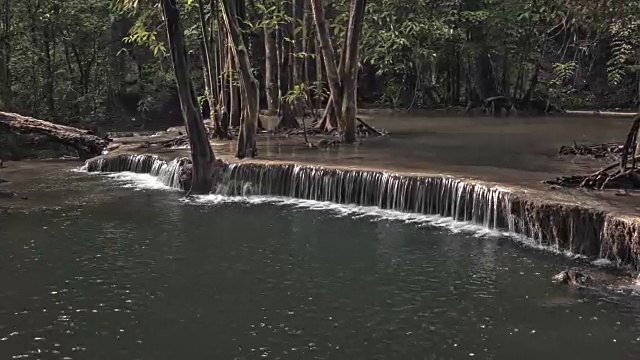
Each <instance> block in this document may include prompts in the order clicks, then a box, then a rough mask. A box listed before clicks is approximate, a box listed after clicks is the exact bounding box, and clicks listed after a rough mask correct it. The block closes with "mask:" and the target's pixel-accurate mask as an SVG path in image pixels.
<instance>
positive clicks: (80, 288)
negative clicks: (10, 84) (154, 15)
mask: <svg viewBox="0 0 640 360" xmlns="http://www.w3.org/2000/svg"><path fill="white" fill-rule="evenodd" d="M18 187H22V188H23V189H28V190H29V193H30V195H31V196H32V199H31V200H28V201H29V202H30V203H28V204H29V205H28V206H27V205H18V206H12V207H8V208H5V209H4V210H2V211H0V285H1V286H2V290H1V291H0V358H2V359H11V358H16V359H18V358H26V359H191V358H192V359H199V358H208V359H259V358H266V359H460V358H480V359H513V358H518V359H541V358H552V359H556V358H575V359H602V358H609V359H637V358H640V338H639V337H640V315H639V314H640V311H639V310H640V303H638V298H637V297H635V296H628V295H619V294H615V293H601V292H594V291H589V290H580V289H574V288H570V287H566V286H560V285H555V284H553V283H552V282H551V281H550V278H551V276H553V275H554V274H555V273H557V272H558V271H559V270H562V269H564V268H565V267H567V266H571V265H572V264H575V262H576V260H573V259H570V258H567V257H566V256H564V255H562V254H554V253H551V252H547V251H540V250H538V249H533V248H530V247H527V246H525V245H523V244H522V243H520V242H517V241H514V240H513V239H512V238H510V237H506V236H504V235H501V234H497V233H491V232H488V231H485V230H483V229H481V228H479V227H474V226H469V225H465V224H461V223H454V222H451V221H447V220H444V219H438V218H436V217H427V216H418V215H415V216H413V215H409V214H401V213H397V212H392V211H379V210H375V209H371V208H358V207H354V206H344V205H334V204H329V203H322V202H311V201H302V200H285V199H278V198H259V197H256V198H250V199H243V198H233V197H224V196H208V197H200V198H197V199H194V200H185V199H183V197H182V194H181V193H179V192H176V191H172V190H170V189H166V188H163V187H162V186H160V185H159V184H157V183H155V182H154V181H153V179H151V178H149V177H148V176H146V175H135V176H134V175H128V174H120V175H104V174H101V175H93V174H91V175H90V174H86V173H81V172H74V171H69V169H67V168H65V167H62V168H61V169H59V170H55V171H53V170H52V171H47V172H44V171H42V172H41V175H40V177H33V178H31V180H25V181H24V182H22V183H21V184H18ZM36 205H37V206H36Z"/></svg>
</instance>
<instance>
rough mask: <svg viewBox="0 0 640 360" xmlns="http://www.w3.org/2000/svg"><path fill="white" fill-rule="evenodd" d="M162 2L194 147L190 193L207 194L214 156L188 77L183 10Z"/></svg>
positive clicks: (165, 0) (168, 0)
mask: <svg viewBox="0 0 640 360" xmlns="http://www.w3.org/2000/svg"><path fill="white" fill-rule="evenodd" d="M160 3H161V6H162V11H163V14H164V22H165V26H166V28H167V39H168V42H169V50H170V52H171V60H172V62H173V71H174V73H175V78H176V85H177V87H178V95H179V97H180V107H181V108H182V117H183V118H184V121H185V125H186V128H187V135H188V136H189V145H190V146H191V161H192V164H191V186H190V189H189V193H196V194H204V193H208V192H209V191H211V187H212V174H213V163H214V161H215V156H214V154H213V150H212V149H211V146H210V145H209V139H208V138H207V132H206V130H205V127H204V123H203V121H202V115H201V114H200V110H199V109H198V106H197V100H196V95H195V91H194V89H193V84H192V82H191V78H190V77H189V62H188V58H187V52H186V49H185V46H184V32H183V30H182V26H181V25H180V11H179V10H178V6H177V4H176V0H161V1H160Z"/></svg>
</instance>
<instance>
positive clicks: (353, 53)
mask: <svg viewBox="0 0 640 360" xmlns="http://www.w3.org/2000/svg"><path fill="white" fill-rule="evenodd" d="M366 4H367V1H366V0H351V9H350V10H349V28H348V33H347V42H346V54H345V62H344V77H343V78H342V85H343V92H344V99H343V102H342V105H343V108H342V124H343V129H344V133H343V136H342V139H343V141H344V142H345V143H346V144H353V143H355V142H356V141H357V137H356V112H357V103H356V101H357V87H358V59H359V56H358V55H359V51H358V44H359V41H360V33H361V30H362V21H363V19H364V10H365V7H366Z"/></svg>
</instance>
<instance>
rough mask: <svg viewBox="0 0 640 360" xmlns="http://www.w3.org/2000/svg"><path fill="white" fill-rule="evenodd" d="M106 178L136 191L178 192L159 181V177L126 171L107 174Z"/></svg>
mask: <svg viewBox="0 0 640 360" xmlns="http://www.w3.org/2000/svg"><path fill="white" fill-rule="evenodd" d="M106 177H108V178H111V179H114V180H117V181H119V182H122V183H123V184H122V187H125V188H132V189H134V190H147V189H152V190H171V191H177V190H178V189H174V188H172V187H170V186H167V185H165V184H163V183H161V182H160V181H158V178H157V177H155V176H153V175H149V174H140V173H134V172H129V171H124V172H119V173H113V174H106Z"/></svg>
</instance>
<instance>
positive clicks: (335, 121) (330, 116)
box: [316, 31, 349, 133]
mask: <svg viewBox="0 0 640 360" xmlns="http://www.w3.org/2000/svg"><path fill="white" fill-rule="evenodd" d="M348 37H349V31H346V32H345V38H344V41H343V42H342V48H341V49H340V63H339V64H338V76H339V78H340V79H341V80H343V79H344V78H345V73H346V72H345V63H346V61H347V39H348ZM340 91H341V93H342V92H344V88H343V87H342V86H341V87H340ZM343 96H344V94H343ZM334 106H335V104H334V103H333V94H330V96H329V99H328V100H327V106H326V107H325V110H324V114H323V115H322V120H321V121H320V122H319V123H318V124H317V125H316V128H318V129H322V130H324V132H326V133H330V132H333V131H334V130H337V131H340V129H344V126H343V125H344V124H341V122H342V119H341V118H339V117H338V113H336V111H335V108H334Z"/></svg>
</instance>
